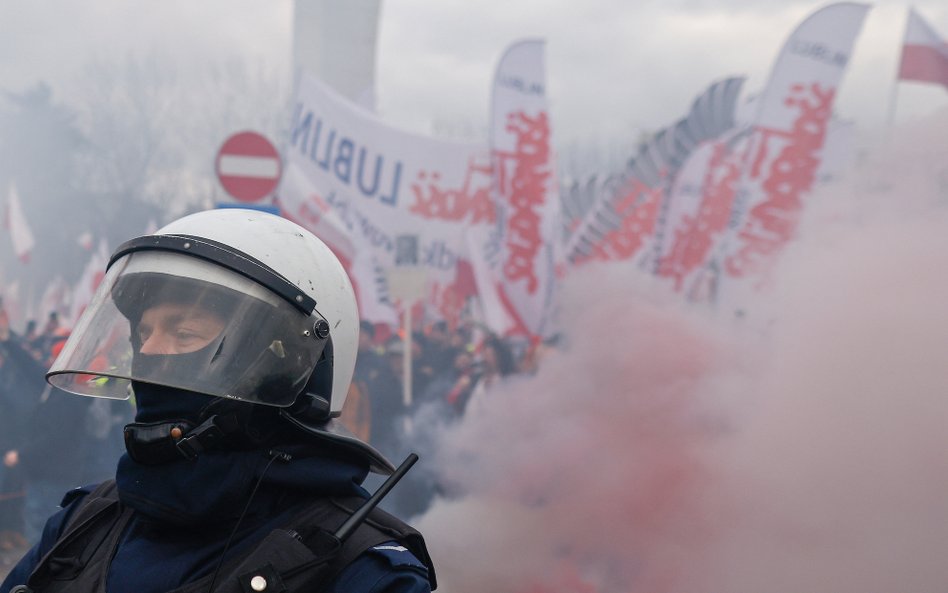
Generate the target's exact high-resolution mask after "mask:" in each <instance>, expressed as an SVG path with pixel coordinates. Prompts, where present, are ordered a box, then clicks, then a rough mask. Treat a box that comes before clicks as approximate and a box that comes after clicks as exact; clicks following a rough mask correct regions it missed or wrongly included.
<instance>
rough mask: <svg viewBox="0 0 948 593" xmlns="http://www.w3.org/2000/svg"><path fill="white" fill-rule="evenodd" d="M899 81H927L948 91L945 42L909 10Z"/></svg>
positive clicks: (947, 59) (913, 11) (947, 44)
mask: <svg viewBox="0 0 948 593" xmlns="http://www.w3.org/2000/svg"><path fill="white" fill-rule="evenodd" d="M899 80H911V81H915V82H930V83H934V84H940V85H942V86H944V87H945V88H946V89H948V43H946V42H945V40H944V39H943V38H942V37H941V36H940V35H939V34H938V33H937V32H936V31H935V29H933V28H932V26H931V25H930V24H928V22H927V21H926V20H925V19H923V18H922V17H921V15H919V14H918V13H917V12H915V10H914V9H909V14H908V23H907V24H906V26H905V41H904V42H903V44H902V61H901V63H900V64H899Z"/></svg>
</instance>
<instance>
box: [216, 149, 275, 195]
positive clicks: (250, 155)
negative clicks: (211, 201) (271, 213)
mask: <svg viewBox="0 0 948 593" xmlns="http://www.w3.org/2000/svg"><path fill="white" fill-rule="evenodd" d="M215 170H216V171H217V178H218V179H219V180H220V182H221V185H222V186H224V190H225V191H226V192H227V193H228V194H230V195H232V196H233V197H234V198H236V199H238V200H240V201H241V202H256V201H257V200H259V199H261V198H263V197H266V196H268V195H270V194H271V193H272V192H273V190H275V189H276V187H277V184H278V183H279V182H280V174H281V173H282V171H283V166H282V164H281V162H280V154H279V153H278V152H277V150H276V148H274V147H273V144H272V143H271V142H270V141H269V140H267V139H266V138H265V137H263V136H261V135H260V134H258V133H256V132H240V133H238V134H234V135H233V136H231V137H230V138H228V139H227V140H226V141H224V144H223V145H222V146H221V149H220V150H219V151H218V152H217V161H216V163H215Z"/></svg>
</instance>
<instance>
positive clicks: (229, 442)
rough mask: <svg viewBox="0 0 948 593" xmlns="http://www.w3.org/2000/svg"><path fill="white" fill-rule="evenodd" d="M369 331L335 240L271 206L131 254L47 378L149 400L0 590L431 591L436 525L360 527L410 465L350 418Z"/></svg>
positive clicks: (121, 259)
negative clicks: (386, 478) (109, 475)
mask: <svg viewBox="0 0 948 593" xmlns="http://www.w3.org/2000/svg"><path fill="white" fill-rule="evenodd" d="M358 321H359V320H358V312H357V309H356V303H355V297H354V293H353V291H352V286H351V284H350V282H349V280H348V277H347V276H346V273H345V271H344V269H343V268H342V265H341V264H340V263H339V261H338V260H337V259H336V258H335V256H334V255H333V254H332V252H331V251H330V250H329V249H328V247H326V246H325V245H324V244H323V243H322V242H321V241H320V240H319V239H318V238H316V237H315V236H313V235H312V234H310V233H309V232H308V231H306V230H305V229H303V228H301V227H299V226H297V225H295V224H293V223H291V222H289V221H287V220H285V219H282V218H279V217H276V216H273V215H270V214H264V213H260V212H256V211H251V210H238V209H224V210H215V211H208V212H201V213H197V214H194V215H191V216H187V217H185V218H183V219H181V220H178V221H176V222H173V223H171V224H170V225H168V226H166V227H164V228H163V229H161V230H159V231H158V232H157V233H156V234H155V235H153V236H148V237H140V238H138V239H133V240H131V241H129V242H127V243H125V244H124V245H122V246H121V247H119V249H118V250H117V251H116V253H115V254H114V255H113V257H112V260H111V261H110V264H109V267H108V270H107V273H106V276H105V278H104V280H103V281H102V283H101V285H100V287H99V289H98V292H97V295H96V297H95V298H94V299H93V301H92V304H91V305H90V306H89V307H88V308H87V309H86V311H85V312H84V313H83V316H82V318H81V319H80V320H79V322H78V323H77V324H76V327H75V329H74V331H73V332H72V335H71V336H70V338H69V341H68V342H67V343H66V346H65V347H64V348H63V351H62V353H61V354H60V356H59V357H58V358H57V360H56V361H55V362H54V363H53V365H52V367H51V368H50V371H49V373H48V374H47V380H48V381H49V382H50V384H52V385H54V386H56V387H58V388H61V389H63V390H66V391H69V392H73V393H78V394H82V395H88V396H94V397H107V398H124V397H128V396H129V394H130V393H133V394H134V397H135V403H136V406H137V412H136V416H135V421H134V422H133V423H131V424H129V425H128V426H126V427H125V432H124V434H125V446H126V453H125V454H124V455H123V456H122V458H121V459H120V460H119V463H118V467H117V470H116V476H115V480H114V481H111V480H110V481H107V482H105V483H103V484H100V485H98V486H95V487H91V486H90V487H86V488H81V489H78V490H75V491H72V492H70V493H68V494H67V495H66V497H65V498H64V500H63V508H62V510H61V511H59V512H58V513H57V514H55V515H54V516H53V517H52V518H50V520H49V521H48V522H47V524H46V527H45V529H44V533H43V537H42V539H41V541H40V542H39V544H37V545H36V546H35V547H34V548H33V549H31V550H30V551H29V552H28V553H27V554H26V555H25V556H24V557H23V559H22V560H21V561H20V562H19V563H18V564H17V566H16V567H14V569H13V570H12V571H11V572H10V574H9V575H8V576H7V578H6V580H5V581H4V582H3V584H2V585H0V593H7V592H8V591H11V590H13V591H35V592H40V591H44V592H53V591H57V592H58V591H93V590H96V591H107V592H111V593H121V592H126V591H135V592H136V593H159V592H171V591H176V592H177V591H180V592H182V593H185V592H191V591H201V592H204V591H220V592H235V593H236V592H238V591H241V592H242V591H290V592H292V591H307V592H309V591H328V592H333V593H335V592H338V593H342V592H346V593H361V592H372V593H375V592H377V593H425V592H427V591H430V590H433V589H434V588H435V587H436V581H435V574H434V566H433V564H432V562H431V559H430V556H429V554H428V552H427V549H426V547H425V543H424V539H423V538H422V536H421V534H419V533H418V532H417V531H415V530H414V529H412V528H411V527H410V526H408V525H407V524H405V523H403V522H401V521H400V520H398V519H397V518H395V517H393V516H391V515H389V514H387V513H385V512H384V511H381V510H379V509H377V508H376V509H373V510H371V511H370V512H369V513H368V516H367V518H366V519H365V520H364V521H361V522H360V521H358V520H356V519H355V517H356V515H357V513H356V510H357V509H358V508H359V507H361V506H362V505H363V504H364V503H365V499H366V497H367V493H366V491H365V490H364V489H363V488H362V486H361V484H362V482H363V480H364V479H365V478H366V477H367V475H368V473H369V472H375V473H379V474H390V473H392V472H393V470H394V467H393V466H392V464H391V463H390V462H389V461H388V460H387V459H386V458H385V457H384V456H383V455H381V454H380V453H378V452H377V451H376V450H375V449H373V448H372V447H371V446H370V445H368V444H366V443H364V442H362V441H359V440H358V439H356V438H355V437H353V436H352V435H351V434H350V433H348V432H347V431H346V430H345V429H344V428H343V427H342V426H341V424H340V423H339V422H338V420H336V419H335V418H336V417H337V416H338V415H339V413H340V411H341V410H342V406H343V404H344V400H345V396H346V393H347V391H348V387H349V382H350V380H351V377H352V372H353V367H354V365H355V356H356V349H357V342H358ZM343 525H345V526H346V528H347V529H343V530H340V527H341V526H343ZM350 526H351V527H352V529H348V528H349V527H350ZM346 530H348V531H347V533H348V534H350V535H349V536H348V537H343V536H342V532H343V531H346ZM17 587H21V588H19V589H17ZM23 587H25V588H23Z"/></svg>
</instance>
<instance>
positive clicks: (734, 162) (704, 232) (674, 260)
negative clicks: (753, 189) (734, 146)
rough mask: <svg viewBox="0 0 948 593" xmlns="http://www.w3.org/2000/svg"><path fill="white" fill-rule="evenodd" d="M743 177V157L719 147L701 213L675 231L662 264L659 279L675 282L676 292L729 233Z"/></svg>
mask: <svg viewBox="0 0 948 593" xmlns="http://www.w3.org/2000/svg"><path fill="white" fill-rule="evenodd" d="M740 177H741V159H740V158H739V156H738V155H737V154H735V153H734V152H733V151H732V150H731V149H730V147H729V146H728V145H727V144H726V143H724V142H718V143H715V145H714V148H713V149H712V154H711V159H710V160H709V161H708V170H707V171H706V172H705V176H704V180H703V181H702V184H701V186H702V188H703V191H702V195H701V202H700V206H699V208H698V212H697V213H696V214H695V215H694V216H683V217H682V220H681V225H680V226H679V227H678V228H675V229H672V233H673V236H674V238H673V243H672V246H671V248H670V249H669V250H668V253H667V254H666V255H665V256H664V257H663V258H662V259H661V260H660V261H659V263H658V270H657V273H658V275H659V276H663V277H666V278H673V279H674V282H675V285H674V286H675V290H679V291H680V290H681V289H682V288H684V282H685V279H686V278H687V277H688V276H689V275H690V274H691V273H692V272H693V271H694V270H696V269H697V268H698V267H699V266H701V265H702V264H703V263H704V262H705V261H706V260H707V258H708V255H709V254H710V253H711V248H712V247H713V245H714V243H715V240H716V239H718V238H719V237H720V236H721V234H722V233H723V232H724V231H725V229H727V225H728V220H729V217H730V215H731V208H732V207H733V205H734V196H735V194H736V192H737V184H738V181H739V180H740Z"/></svg>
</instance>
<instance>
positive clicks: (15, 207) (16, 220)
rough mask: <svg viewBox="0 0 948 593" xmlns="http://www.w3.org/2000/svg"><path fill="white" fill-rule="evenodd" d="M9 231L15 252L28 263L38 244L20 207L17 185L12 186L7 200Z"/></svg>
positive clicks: (21, 259)
mask: <svg viewBox="0 0 948 593" xmlns="http://www.w3.org/2000/svg"><path fill="white" fill-rule="evenodd" d="M6 219H7V220H6V223H7V229H8V230H9V231H10V239H11V240H12V241H13V251H14V253H16V256H17V257H18V258H20V261H23V262H28V261H29V260H30V252H31V251H32V250H33V246H34V245H35V244H36V242H35V241H34V240H33V231H32V230H30V225H29V223H28V222H27V221H26V216H25V215H24V214H23V207H22V206H21V205H20V194H19V192H17V190H16V185H14V184H13V183H11V184H10V193H9V197H8V198H7V216H6Z"/></svg>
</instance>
